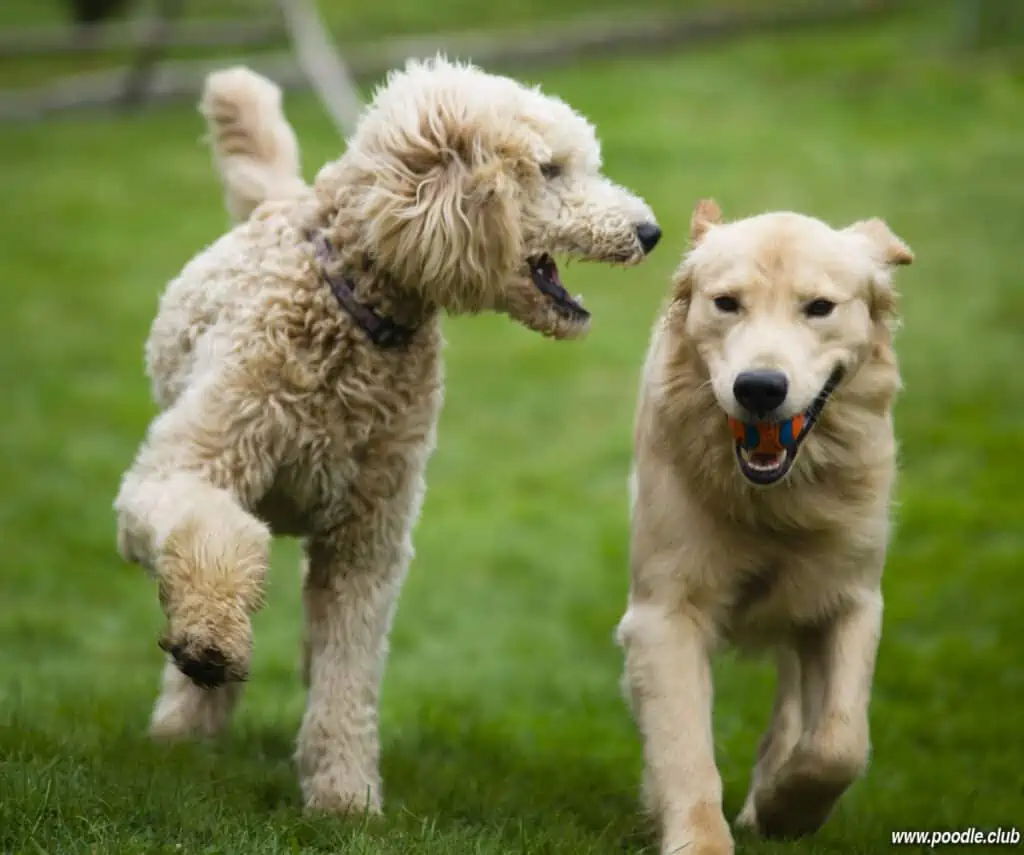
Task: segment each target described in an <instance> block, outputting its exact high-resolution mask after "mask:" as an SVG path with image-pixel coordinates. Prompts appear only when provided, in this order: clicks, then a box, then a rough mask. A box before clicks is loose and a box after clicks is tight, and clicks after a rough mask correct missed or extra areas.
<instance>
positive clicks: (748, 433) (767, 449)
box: [729, 365, 843, 487]
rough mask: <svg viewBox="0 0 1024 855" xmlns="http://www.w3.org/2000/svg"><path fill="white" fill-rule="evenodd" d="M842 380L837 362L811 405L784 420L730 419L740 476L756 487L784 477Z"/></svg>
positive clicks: (766, 485) (767, 484)
mask: <svg viewBox="0 0 1024 855" xmlns="http://www.w3.org/2000/svg"><path fill="white" fill-rule="evenodd" d="M842 379H843V369H842V366H838V365H837V366H836V367H835V369H834V370H833V371H832V374H831V375H829V378H828V382H826V383H825V385H824V386H823V387H822V389H821V391H820V392H819V393H818V395H817V397H815V399H814V400H813V401H812V402H811V405H810V406H809V407H808V408H807V409H806V410H804V411H803V412H802V413H800V414H798V415H796V416H793V418H791V419H787V420H786V421H784V422H760V423H757V424H748V423H746V422H741V421H739V420H738V419H733V418H730V419H729V425H730V427H731V428H732V432H733V435H734V436H735V437H736V462H737V463H738V464H739V467H740V472H741V473H742V474H743V477H744V478H746V479H747V480H748V481H750V483H752V484H756V485H757V486H759V487H768V486H770V485H772V484H775V483H776V482H778V481H781V480H782V479H783V478H785V477H786V475H787V474H788V473H789V471H790V469H792V468H793V464H794V463H795V462H796V456H797V453H798V452H799V451H800V446H801V445H803V442H804V440H805V439H807V437H808V436H810V433H811V429H812V428H813V427H814V425H815V423H816V422H817V421H818V418H819V417H820V416H821V412H822V410H824V409H825V404H827V403H828V399H829V397H830V396H831V394H832V392H834V391H835V388H836V386H838V385H839V381H840V380H842Z"/></svg>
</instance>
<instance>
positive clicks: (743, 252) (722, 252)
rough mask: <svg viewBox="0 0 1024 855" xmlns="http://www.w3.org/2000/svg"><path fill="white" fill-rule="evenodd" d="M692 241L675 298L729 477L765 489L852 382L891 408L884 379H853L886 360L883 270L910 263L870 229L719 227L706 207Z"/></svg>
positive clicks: (780, 220)
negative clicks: (727, 445)
mask: <svg viewBox="0 0 1024 855" xmlns="http://www.w3.org/2000/svg"><path fill="white" fill-rule="evenodd" d="M691 241H692V249H691V251H690V252H689V253H688V254H687V256H686V257H685V258H684V260H683V263H682V265H681V266H680V268H679V270H678V272H677V275H676V282H675V295H674V296H675V300H676V302H677V303H682V304H683V305H684V310H685V329H686V337H687V339H688V340H689V341H690V342H691V343H692V345H693V347H694V349H695V351H696V353H697V355H698V358H699V361H700V362H701V364H702V367H703V369H704V371H705V382H706V383H707V384H708V385H709V386H710V388H711V390H712V392H713V394H714V398H715V400H716V402H717V404H718V406H719V407H720V408H721V410H722V413H723V416H722V422H723V425H722V430H723V431H728V430H729V429H730V426H731V429H732V434H733V436H734V439H735V451H736V461H737V464H738V466H739V469H740V472H741V473H742V474H743V476H744V477H745V478H746V479H747V480H748V481H750V482H751V483H754V484H757V485H761V486H767V485H770V484H774V483H776V482H778V481H780V480H781V479H782V478H784V477H785V476H786V474H787V473H788V472H789V471H790V470H791V468H792V466H793V464H794V462H795V461H796V459H797V455H798V453H799V452H800V449H801V447H802V445H803V443H804V441H805V440H807V439H808V438H809V437H810V436H811V434H812V431H813V429H814V426H815V424H816V423H817V422H818V420H819V419H820V418H822V416H823V413H824V411H825V408H826V407H827V406H828V401H829V399H830V397H831V396H833V395H835V396H841V395H843V394H844V391H845V390H847V389H849V388H850V387H851V386H854V385H855V384H857V383H858V382H859V383H860V385H861V387H862V388H861V389H860V390H859V391H858V392H857V394H861V395H864V396H868V397H870V396H872V395H875V397H878V396H881V397H883V398H887V399H891V397H892V395H893V394H894V392H895V388H896V386H897V385H898V377H897V376H896V375H895V370H894V369H893V371H891V372H890V374H891V376H889V377H887V378H882V377H881V376H880V375H874V376H868V375H870V374H871V371H870V370H868V371H863V370H862V369H864V368H865V366H866V365H868V364H869V363H871V362H872V361H873V360H877V359H878V358H879V357H880V356H881V355H882V351H883V350H884V351H885V352H886V353H888V344H889V328H890V326H891V323H892V320H893V317H894V315H893V306H894V299H895V294H894V291H893V285H892V270H893V268H894V267H896V266H898V265H905V264H910V263H911V262H912V261H913V253H912V252H911V251H910V249H909V247H907V246H906V245H905V244H904V243H903V242H902V241H901V240H900V239H899V238H898V237H896V236H895V235H894V234H893V233H892V232H891V231H890V230H889V228H888V226H887V225H886V224H885V223H884V222H882V221H881V220H878V219H872V220H866V221H862V222H858V223H855V224H853V225H851V226H849V227H847V228H844V229H834V228H832V227H831V226H829V225H827V224H825V223H823V222H822V221H820V220H817V219H814V218H812V217H807V216H803V215H800V214H795V213H788V212H782V213H769V214H762V215H759V216H755V217H750V218H748V219H744V220H738V221H735V222H724V221H723V220H722V217H721V214H720V212H719V209H718V206H717V205H716V204H715V203H714V202H712V201H703V202H701V203H699V204H698V206H697V208H696V210H695V211H694V214H693V218H692V222H691ZM858 375H861V376H860V378H859V381H858ZM869 386H870V387H872V388H868V387H869ZM882 387H884V388H882ZM727 419H728V424H727Z"/></svg>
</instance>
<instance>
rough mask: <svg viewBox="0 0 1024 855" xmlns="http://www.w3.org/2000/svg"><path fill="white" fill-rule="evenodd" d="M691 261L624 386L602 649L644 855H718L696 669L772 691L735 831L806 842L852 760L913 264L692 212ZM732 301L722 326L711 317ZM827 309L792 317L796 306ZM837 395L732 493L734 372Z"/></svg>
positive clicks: (806, 222) (892, 459) (875, 606)
mask: <svg viewBox="0 0 1024 855" xmlns="http://www.w3.org/2000/svg"><path fill="white" fill-rule="evenodd" d="M692 240H693V248H692V250H691V251H690V252H689V254H688V255H687V256H686V257H685V258H684V260H683V263H682V264H681V266H680V268H679V271H678V274H677V276H676V280H675V287H674V290H673V293H672V296H671V299H670V300H669V302H668V305H667V307H666V309H665V311H664V313H663V315H662V316H661V317H660V318H659V320H658V322H657V325H656V327H655V329H654V333H653V337H652V341H651V345H650V349H649V352H648V354H647V359H646V363H645V365H644V369H643V377H642V382H641V391H640V395H639V405H638V413H637V421H636V432H635V464H634V466H635V469H634V472H633V474H632V476H631V491H632V497H633V503H632V543H631V554H630V564H631V586H630V594H629V607H628V610H627V611H626V613H625V616H624V617H623V619H622V621H621V623H620V626H619V630H618V638H619V642H620V644H621V645H622V647H623V649H624V653H625V674H624V688H625V691H626V693H627V697H628V699H629V701H630V706H631V708H632V710H633V714H634V717H635V719H636V722H637V724H638V727H639V731H640V733H641V736H642V739H643V743H644V756H645V759H646V771H645V795H646V798H647V801H648V804H649V807H650V808H651V809H652V811H653V813H654V815H655V816H656V818H657V820H658V822H659V825H660V830H661V833H662V852H663V853H665V855H668V853H685V855H730V853H732V852H733V841H732V835H731V833H730V829H729V826H728V824H727V823H726V821H725V819H724V817H723V815H722V784H721V778H720V776H719V773H718V770H717V767H716V763H715V756H714V747H713V741H712V680H711V666H710V657H711V655H712V653H713V652H714V651H716V650H717V649H719V648H720V647H722V646H724V645H727V644H736V645H739V646H741V647H744V648H748V649H755V650H759V649H770V650H773V651H774V652H775V655H776V657H777V661H778V676H779V682H778V694H777V699H776V702H775V709H774V712H773V713H772V718H771V724H770V726H769V728H768V732H767V734H766V735H765V738H764V741H763V743H762V745H761V748H760V752H759V755H758V759H757V764H756V767H755V769H754V774H753V780H752V783H751V787H750V792H749V796H748V798H747V801H746V804H745V806H744V808H743V811H742V813H741V814H740V816H739V819H738V822H739V823H740V824H742V825H746V826H750V827H753V828H755V829H757V830H759V831H760V832H762V833H764V834H766V835H770V836H791V835H800V834H805V833H809V832H811V831H813V830H815V829H816V828H818V827H819V826H820V825H821V824H822V823H823V822H824V821H825V819H826V818H827V816H828V814H829V812H830V811H831V809H832V807H833V805H834V803H835V802H836V800H837V799H838V798H839V796H840V795H841V794H842V793H843V791H844V790H845V789H846V788H847V787H848V786H849V785H850V784H851V783H852V782H853V781H854V780H855V779H856V778H857V777H858V776H859V775H861V773H862V772H863V771H864V769H865V767H866V765H867V762H868V750H869V738H868V703H869V699H870V693H871V684H872V679H873V671H874V665H875V654H876V649H877V646H878V642H879V636H880V633H881V624H882V593H881V587H880V583H881V577H882V568H883V563H884V559H885V552H886V545H887V540H888V537H889V528H890V501H891V492H892V487H893V481H894V474H895V463H896V444H895V441H894V437H893V425H892V404H893V399H894V396H895V395H896V393H897V391H898V390H899V388H900V376H899V372H898V368H897V363H896V359H895V357H894V354H893V350H892V347H891V330H892V327H893V322H894V314H893V301H894V293H893V289H892V281H891V272H892V268H893V267H894V266H895V265H898V264H907V263H910V261H911V259H912V255H911V253H910V251H909V249H907V247H906V246H904V245H903V244H902V243H901V242H900V241H899V240H898V238H896V237H895V236H894V235H893V234H892V233H891V232H890V231H889V229H888V228H887V227H886V225H885V224H884V223H882V222H881V221H879V220H869V221H866V222H862V223H857V224H855V225H853V226H850V227H849V228H846V229H842V230H835V229H832V228H830V227H829V226H827V225H825V224H824V223H822V222H820V221H818V220H814V219H812V218H810V217H804V216H800V215H797V214H790V213H774V214H765V215H762V216H758V217H753V218H750V219H747V220H740V221H737V222H733V223H724V222H722V221H721V218H720V216H719V212H718V209H717V207H716V206H715V205H714V203H710V202H704V203H702V204H701V205H699V206H698V208H697V210H696V211H695V214H694V218H693V225H692ZM723 295H729V296H732V297H733V298H735V299H736V300H737V301H738V303H739V305H740V306H741V309H740V311H738V312H735V313H730V312H723V311H720V310H719V308H717V307H716V305H715V303H714V299H715V297H720V296H723ZM819 297H825V298H829V299H831V300H833V301H835V303H836V308H835V310H834V311H833V312H832V314H831V315H829V316H827V317H806V316H805V314H804V312H803V307H805V306H806V305H807V304H808V301H811V300H814V299H815V298H819ZM837 364H841V365H843V366H844V367H845V368H846V374H845V378H844V379H843V381H842V382H841V384H840V385H839V387H838V389H837V390H836V392H835V393H834V395H833V396H832V399H831V401H830V402H829V403H828V404H827V406H826V407H825V409H824V413H823V415H822V417H821V419H820V421H819V422H818V423H817V425H816V426H815V427H814V429H813V431H812V432H811V434H810V435H809V438H808V439H807V441H806V442H805V443H804V445H803V447H802V449H801V450H800V452H799V454H798V455H797V457H796V462H795V465H794V467H793V469H792V470H791V471H790V472H789V474H788V476H787V477H786V478H785V480H783V481H781V482H779V483H777V484H775V485H774V486H771V487H756V486H754V485H752V484H751V483H749V482H748V481H747V480H745V479H744V478H743V476H742V475H741V474H740V471H739V467H738V466H737V461H736V459H735V450H734V440H733V437H732V434H731V433H730V431H729V428H728V427H727V423H726V413H734V414H735V413H737V412H738V405H737V402H736V400H735V398H734V397H733V393H732V381H733V378H734V377H735V375H736V373H737V372H739V371H742V370H746V369H751V368H775V369H779V370H782V371H783V372H785V373H786V374H787V375H788V376H789V378H790V393H789V395H790V397H789V398H788V399H787V404H786V405H785V408H784V412H786V413H791V412H796V411H799V410H801V409H803V408H805V407H807V406H808V405H809V404H810V402H811V400H812V399H813V398H814V397H815V395H816V394H817V392H818V390H819V389H821V387H822V386H823V385H824V384H825V382H826V379H827V378H828V376H829V374H830V373H831V371H832V370H833V368H834V367H835V366H836V365H837Z"/></svg>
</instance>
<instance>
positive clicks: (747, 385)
mask: <svg viewBox="0 0 1024 855" xmlns="http://www.w3.org/2000/svg"><path fill="white" fill-rule="evenodd" d="M788 391H789V381H788V380H787V379H786V375H785V374H783V373H782V372H781V371H741V372H740V373H739V374H737V375H736V382H735V383H733V384H732V393H733V394H734V395H735V396H736V400H737V401H739V403H740V406H741V407H743V408H745V409H746V410H748V411H749V412H751V413H753V414H754V415H755V416H766V415H768V413H770V412H771V411H772V410H774V409H775V408H777V407H779V406H780V405H781V404H782V402H783V401H785V400H786V393H787V392H788Z"/></svg>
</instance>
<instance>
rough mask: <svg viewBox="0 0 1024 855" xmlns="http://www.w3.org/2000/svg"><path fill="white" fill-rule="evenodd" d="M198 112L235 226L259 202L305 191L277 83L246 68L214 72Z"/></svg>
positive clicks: (293, 138)
mask: <svg viewBox="0 0 1024 855" xmlns="http://www.w3.org/2000/svg"><path fill="white" fill-rule="evenodd" d="M199 112H200V113H202V114H203V116H204V117H205V118H206V124H207V126H208V128H209V130H210V144H211V146H212V147H213V159H214V163H215V164H216V166H217V170H218V172H219V173H220V178H221V181H222V182H223V184H224V192H225V205H226V207H227V209H228V213H230V214H231V217H232V218H233V219H234V220H235V222H242V221H243V220H247V219H248V218H249V215H250V214H251V213H252V212H253V210H255V209H256V207H258V206H259V205H260V204H261V203H262V202H265V201H267V200H269V199H285V198H288V197H291V196H297V195H299V194H301V193H302V192H303V191H304V190H305V189H306V184H305V182H303V180H302V176H301V172H300V168H299V144H298V140H297V139H296V137H295V131H294V130H292V126H291V125H290V124H289V123H288V120H287V119H286V118H285V117H284V112H283V110H282V109H281V90H280V88H279V87H278V86H277V85H276V84H275V83H273V82H272V81H270V80H268V79H267V78H265V77H263V76H261V75H259V74H256V72H254V71H250V70H249V69H248V68H245V67H244V66H236V67H234V68H227V69H224V70H221V71H215V72H213V73H212V74H210V75H208V76H207V78H206V83H205V85H204V87H203V96H202V99H201V100H200V102H199Z"/></svg>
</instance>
